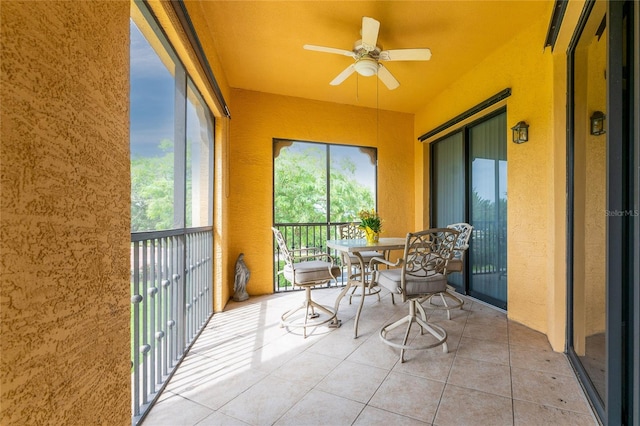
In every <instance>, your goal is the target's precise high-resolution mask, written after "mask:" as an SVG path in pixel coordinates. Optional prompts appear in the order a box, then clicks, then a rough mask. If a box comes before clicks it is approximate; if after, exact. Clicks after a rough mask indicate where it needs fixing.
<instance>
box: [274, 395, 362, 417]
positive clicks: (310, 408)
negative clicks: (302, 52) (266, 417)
mask: <svg viewBox="0 0 640 426" xmlns="http://www.w3.org/2000/svg"><path fill="white" fill-rule="evenodd" d="M363 408H364V404H361V403H359V402H355V401H352V400H349V399H345V398H341V397H339V396H336V395H332V394H329V393H326V392H322V391H319V390H315V389H314V390H312V391H310V392H309V393H308V394H306V395H305V396H304V397H303V398H302V399H301V400H300V401H299V402H298V403H297V404H296V405H294V406H293V407H292V408H291V409H290V410H289V411H287V412H286V413H285V415H284V416H282V417H281V418H280V419H279V420H278V421H277V422H276V423H275V425H277V426H285V425H291V426H300V425H305V426H327V425H335V426H340V425H345V426H348V425H350V424H352V423H353V422H354V421H355V419H356V417H358V414H360V412H361V411H362V409H363Z"/></svg>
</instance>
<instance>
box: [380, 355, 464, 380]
mask: <svg viewBox="0 0 640 426" xmlns="http://www.w3.org/2000/svg"><path fill="white" fill-rule="evenodd" d="M455 356H456V355H455V350H449V353H446V354H445V353H442V349H441V348H440V347H437V348H432V349H428V350H423V351H407V352H405V360H406V361H405V362H404V363H401V362H398V363H397V364H396V365H395V367H393V371H394V372H396V373H404V374H411V375H412V376H419V377H424V378H426V379H431V380H437V381H439V382H446V381H447V377H449V372H450V371H451V365H452V364H453V360H454V359H455Z"/></svg>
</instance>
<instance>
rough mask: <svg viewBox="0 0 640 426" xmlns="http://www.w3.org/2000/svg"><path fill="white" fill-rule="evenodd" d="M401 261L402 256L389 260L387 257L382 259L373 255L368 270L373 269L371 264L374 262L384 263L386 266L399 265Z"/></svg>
mask: <svg viewBox="0 0 640 426" xmlns="http://www.w3.org/2000/svg"><path fill="white" fill-rule="evenodd" d="M402 262H404V260H403V259H402V258H400V259H398V260H397V261H396V262H390V261H388V260H387V259H383V258H380V257H374V258H373V259H371V260H370V261H369V270H373V269H374V268H373V264H374V263H384V264H385V265H387V266H400V265H402Z"/></svg>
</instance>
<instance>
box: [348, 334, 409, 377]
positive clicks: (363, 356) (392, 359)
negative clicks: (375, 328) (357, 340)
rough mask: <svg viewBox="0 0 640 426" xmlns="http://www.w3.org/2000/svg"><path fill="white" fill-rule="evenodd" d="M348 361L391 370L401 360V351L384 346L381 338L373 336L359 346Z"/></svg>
mask: <svg viewBox="0 0 640 426" xmlns="http://www.w3.org/2000/svg"><path fill="white" fill-rule="evenodd" d="M347 360H348V361H352V362H357V363H360V364H366V365H371V366H373V367H378V368H382V369H385V370H391V368H393V366H394V365H395V364H396V362H398V361H399V360H400V351H399V350H396V349H394V348H392V347H391V346H389V345H386V344H384V343H383V342H382V340H380V337H378V336H371V337H369V338H368V339H367V340H366V341H365V342H364V343H363V344H362V345H360V346H358V348H357V349H356V350H355V351H353V353H352V354H351V355H350V356H349V357H348V358H347Z"/></svg>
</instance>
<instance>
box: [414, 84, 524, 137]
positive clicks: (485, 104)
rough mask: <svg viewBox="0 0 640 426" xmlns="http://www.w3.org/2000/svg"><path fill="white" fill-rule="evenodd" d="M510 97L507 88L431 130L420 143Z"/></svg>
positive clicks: (509, 90) (508, 88)
mask: <svg viewBox="0 0 640 426" xmlns="http://www.w3.org/2000/svg"><path fill="white" fill-rule="evenodd" d="M509 96H511V88H510V87H507V88H506V89H504V90H502V91H500V92H498V93H496V94H495V95H493V96H491V97H490V98H488V99H485V100H484V101H482V102H480V103H479V104H478V105H476V106H474V107H472V108H469V109H468V110H466V111H465V112H463V113H462V114H460V115H457V116H455V117H453V118H452V119H451V120H449V121H447V122H446V123H443V124H441V125H439V126H438V127H436V128H435V129H433V130H429V131H428V132H427V133H425V134H423V135H422V136H420V137H419V138H418V140H419V141H420V142H424V141H425V140H427V139H429V138H430V137H431V136H434V135H437V134H438V133H440V132H443V131H445V130H447V129H448V128H450V127H452V126H455V125H456V124H458V123H460V122H461V121H463V120H466V119H467V118H469V117H471V116H473V115H475V114H477V113H479V112H480V111H482V110H484V109H487V108H489V107H490V106H492V105H495V104H497V103H498V102H500V101H502V100H503V99H506V98H508V97H509Z"/></svg>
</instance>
